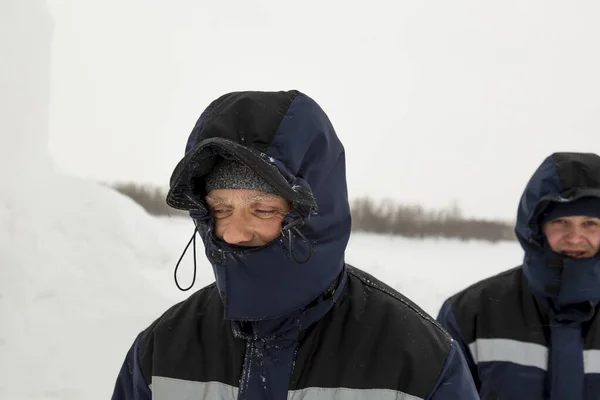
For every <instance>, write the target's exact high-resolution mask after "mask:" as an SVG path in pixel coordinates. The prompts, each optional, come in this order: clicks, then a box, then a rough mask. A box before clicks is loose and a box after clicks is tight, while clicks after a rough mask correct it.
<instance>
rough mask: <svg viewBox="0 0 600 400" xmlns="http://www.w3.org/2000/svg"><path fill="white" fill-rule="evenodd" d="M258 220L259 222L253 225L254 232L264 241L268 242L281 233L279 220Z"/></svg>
mask: <svg viewBox="0 0 600 400" xmlns="http://www.w3.org/2000/svg"><path fill="white" fill-rule="evenodd" d="M260 222H261V223H260V224H258V226H256V227H255V232H256V233H257V234H258V235H259V236H260V237H261V239H263V240H264V241H265V242H270V241H272V240H273V239H276V238H277V237H278V236H279V235H280V234H281V220H279V219H277V220H275V219H273V220H262V221H260Z"/></svg>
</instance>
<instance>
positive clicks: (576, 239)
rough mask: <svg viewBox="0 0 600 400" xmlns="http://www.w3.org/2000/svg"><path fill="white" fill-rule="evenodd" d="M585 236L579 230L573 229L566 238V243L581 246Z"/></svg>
mask: <svg viewBox="0 0 600 400" xmlns="http://www.w3.org/2000/svg"><path fill="white" fill-rule="evenodd" d="M583 239H584V238H583V235H582V233H581V232H580V231H579V229H578V228H571V229H569V232H568V233H567V235H566V236H565V241H566V242H568V243H571V244H579V243H581V242H583Z"/></svg>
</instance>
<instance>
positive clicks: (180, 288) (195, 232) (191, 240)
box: [173, 227, 198, 292]
mask: <svg viewBox="0 0 600 400" xmlns="http://www.w3.org/2000/svg"><path fill="white" fill-rule="evenodd" d="M197 233H198V227H195V228H194V234H193V235H192V237H191V239H190V241H189V242H188V244H187V246H185V249H184V250H183V253H182V254H181V257H179V261H177V265H176V266H175V273H174V274H173V275H174V278H175V284H176V285H177V288H179V290H181V291H182V292H186V291H188V290H190V289H191V288H192V286H194V283H196V234H197ZM192 242H193V243H194V247H193V248H194V277H193V278H192V284H191V285H190V286H188V287H187V288H185V289H184V288H182V287H181V286H180V285H179V282H178V280H177V269H179V264H181V260H183V256H184V255H185V253H187V249H188V248H189V247H190V244H192Z"/></svg>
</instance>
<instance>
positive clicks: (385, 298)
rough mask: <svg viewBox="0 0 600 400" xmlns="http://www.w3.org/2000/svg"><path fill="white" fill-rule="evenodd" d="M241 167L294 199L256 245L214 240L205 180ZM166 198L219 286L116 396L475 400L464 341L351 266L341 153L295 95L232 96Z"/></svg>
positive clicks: (317, 114) (159, 326) (146, 349)
mask: <svg viewBox="0 0 600 400" xmlns="http://www.w3.org/2000/svg"><path fill="white" fill-rule="evenodd" d="M218 157H228V158H233V159H236V160H239V161H241V162H242V163H244V164H245V165H246V166H248V167H249V168H251V169H252V170H253V171H254V172H256V173H257V174H258V175H260V176H261V177H262V178H263V179H265V180H266V181H267V182H268V183H269V184H270V185H271V186H273V187H274V188H275V189H276V191H277V193H280V194H281V195H282V196H284V197H285V198H286V199H288V200H290V201H291V203H292V209H291V211H290V212H289V213H288V215H287V216H286V217H285V219H284V221H283V225H282V233H281V236H280V237H279V238H278V239H276V240H274V241H273V242H271V243H269V244H267V245H265V246H262V247H258V248H244V247H238V246H231V245H228V244H227V243H224V242H223V241H221V240H219V239H218V238H216V237H215V235H214V234H213V227H214V226H213V225H214V224H213V221H212V217H211V215H210V213H209V212H208V210H207V207H206V204H205V203H204V195H205V194H206V193H204V186H205V185H204V178H205V176H206V174H207V173H208V172H209V171H210V170H211V168H212V166H213V165H214V163H215V160H216V159H217V158H218ZM167 201H168V202H169V204H171V205H172V206H174V207H178V208H181V209H185V210H189V211H190V214H191V216H192V217H193V219H194V220H195V222H196V226H197V229H198V231H199V233H200V236H201V237H202V239H203V241H204V247H205V252H206V256H207V257H208V259H209V260H210V262H211V265H212V267H213V270H214V273H215V277H216V282H215V283H213V284H212V285H209V286H207V287H205V288H203V289H201V290H199V291H198V292H196V293H194V294H193V295H192V296H190V297H189V298H188V299H187V300H185V301H184V302H182V303H179V304H177V305H175V306H174V307H172V308H171V309H169V310H168V311H167V312H166V313H165V314H164V315H163V316H161V317H160V318H158V319H157V320H156V321H155V322H154V323H153V324H152V325H151V326H149V327H148V328H147V329H145V330H144V331H143V332H142V333H141V334H140V335H139V336H138V337H137V339H136V340H135V343H134V344H133V346H132V348H131V350H130V351H129V353H128V354H127V357H126V360H125V363H124V364H123V368H122V370H121V373H120V374H119V377H118V380H117V384H116V387H115V390H114V395H113V400H149V399H150V398H152V399H155V400H192V399H194V400H199V399H230V400H233V399H297V400H300V399H304V400H329V399H331V400H333V399H339V400H344V399H353V400H361V399H365V400H366V399H373V400H384V399H390V400H391V399H396V400H400V399H402V400H409V399H410V400H417V399H434V400H441V399H444V400H452V399H456V400H458V399H467V400H468V399H477V398H478V397H477V394H476V392H475V386H474V384H473V381H472V379H471V376H470V373H469V370H468V368H467V365H466V362H465V360H464V357H463V356H462V354H461V352H460V350H459V349H458V347H457V345H456V342H455V341H453V340H452V338H451V337H450V336H449V335H448V334H447V333H446V332H445V331H444V330H443V329H442V328H441V327H440V326H439V325H438V324H437V322H435V320H433V319H432V318H431V317H430V316H428V315H427V314H426V313H425V312H423V311H422V310H421V309H420V308H419V307H417V306H416V305H415V304H413V303H412V302H411V301H410V300H408V299H407V298H405V297H404V296H402V295H401V294H400V293H398V292H396V291H395V290H393V289H392V288H390V287H388V286H386V285H385V284H384V283H382V282H380V281H378V280H377V279H376V278H374V277H372V276H370V275H368V274H366V273H364V272H362V271H360V270H358V269H356V268H354V267H351V266H349V265H347V264H346V263H345V260H344V251H345V248H346V245H347V242H348V238H349V236H350V228H351V220H350V210H349V205H348V196H347V189H346V174H345V159H344V149H343V147H342V144H341V143H340V141H339V140H338V138H337V136H336V134H335V131H334V129H333V127H332V125H331V123H330V122H329V119H328V118H327V116H326V115H325V113H324V112H323V110H322V109H321V108H320V107H319V106H318V105H317V104H316V103H315V102H314V101H313V100H312V99H310V98H309V97H308V96H306V95H304V94H302V93H299V92H297V91H289V92H277V93H265V92H240V93H230V94H227V95H225V96H223V97H221V98H219V99H217V100H216V101H214V102H213V103H212V104H211V105H210V106H209V107H208V108H207V110H206V111H205V112H204V113H203V114H202V116H201V117H200V119H199V120H198V122H197V124H196V126H195V128H194V130H193V131H192V134H191V136H190V139H189V142H188V146H187V149H186V155H185V157H184V159H183V160H182V161H181V162H180V163H179V165H178V166H177V168H176V169H175V172H174V173H173V177H172V179H171V190H170V192H169V196H168V199H167Z"/></svg>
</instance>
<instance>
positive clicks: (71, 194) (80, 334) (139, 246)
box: [0, 175, 521, 400]
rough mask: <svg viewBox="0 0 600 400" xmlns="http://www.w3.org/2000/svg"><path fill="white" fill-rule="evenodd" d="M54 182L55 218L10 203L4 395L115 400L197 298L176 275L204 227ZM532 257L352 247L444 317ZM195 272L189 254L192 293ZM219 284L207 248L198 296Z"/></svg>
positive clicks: (89, 188)
mask: <svg viewBox="0 0 600 400" xmlns="http://www.w3.org/2000/svg"><path fill="white" fill-rule="evenodd" d="M44 180H45V182H46V184H45V185H43V189H44V193H45V196H44V198H45V201H46V204H48V206H45V210H44V211H43V212H36V211H34V210H35V207H34V204H33V203H34V201H31V203H27V202H26V201H25V202H24V201H21V202H19V203H18V204H16V203H15V202H10V199H7V198H6V196H3V197H0V213H1V212H2V211H4V214H2V215H4V217H6V216H8V220H7V221H6V220H3V221H2V226H3V227H6V226H10V229H9V230H6V229H2V231H1V232H2V234H3V235H5V237H2V239H1V240H0V249H1V251H0V255H1V258H0V265H2V268H1V269H0V315H1V316H2V324H1V325H0V376H2V379H1V380H0V398H1V399H10V400H12V399H91V400H95V399H107V398H109V397H110V393H111V391H112V386H113V384H114V379H115V377H116V375H117V373H118V370H119V367H120V363H121V362H122V359H123V357H124V355H125V352H126V350H127V348H128V347H129V345H130V344H131V341H132V340H133V338H134V337H135V335H136V334H137V333H138V332H139V331H140V330H142V329H144V328H145V327H146V326H147V325H148V324H149V323H150V322H151V321H152V320H153V319H154V318H156V317H158V316H159V315H160V314H161V313H162V312H163V311H164V310H165V309H166V308H168V307H169V306H170V305H171V304H174V303H175V302H177V301H179V300H182V299H184V298H185V297H187V296H188V295H189V293H187V294H186V293H182V292H180V291H179V290H178V289H177V288H176V286H175V284H174V283H173V268H174V265H175V263H176V261H177V259H178V258H179V255H180V254H181V251H182V250H183V248H184V247H185V244H186V243H187V240H188V239H189V237H190V235H191V232H192V223H191V222H190V221H187V220H185V219H180V218H172V219H169V218H153V217H149V216H147V215H146V214H145V213H144V212H143V211H142V210H141V209H140V208H139V207H138V206H137V205H136V204H134V203H132V202H131V201H130V200H129V199H127V198H125V197H123V196H121V195H119V194H117V193H114V192H111V191H109V190H108V189H105V188H103V187H100V186H96V185H94V184H91V183H89V182H84V181H79V180H75V179H71V178H66V177H61V176H58V175H56V176H51V175H47V176H46V177H45V179H44ZM50 182H51V183H50ZM38 183H39V182H38ZM25 198H26V197H25ZM6 211H8V212H6ZM7 234H8V236H6V235H7ZM188 254H190V255H191V252H190V253H188ZM520 257H521V251H520V249H519V247H518V245H517V244H516V243H506V242H505V243H500V244H495V245H494V244H489V243H484V242H477V241H473V242H460V241H451V240H430V239H428V240H423V241H421V240H412V239H405V238H392V237H385V236H377V235H367V234H356V235H354V236H353V237H352V239H351V242H350V245H349V248H348V252H347V260H348V262H349V263H351V264H353V265H355V266H357V267H360V268H362V269H365V270H366V271H369V272H370V273H372V274H374V275H375V276H377V277H378V278H380V279H382V280H384V281H385V282H387V283H388V284H390V285H391V286H393V287H395V288H396V289H398V290H400V291H401V292H403V293H404V294H406V295H407V296H409V297H410V298H411V299H413V300H414V301H415V302H417V303H418V304H420V305H421V306H422V307H423V308H424V309H425V310H426V311H428V312H429V313H431V314H433V315H435V314H436V313H437V310H438V309H439V307H440V305H441V302H442V301H443V300H444V299H445V298H446V297H447V296H449V295H450V294H452V293H454V292H455V291H457V290H459V289H460V288H462V287H464V286H466V285H468V284H470V283H472V282H475V281H476V280H478V279H480V278H483V277H486V276H490V275H492V274H495V273H497V272H499V271H501V270H503V269H508V268H510V267H513V266H515V265H517V264H518V263H519V260H520ZM7 267H8V268H7ZM191 267H192V260H191V258H189V257H188V256H186V258H185V259H184V261H183V264H182V266H181V270H180V275H179V276H180V279H181V284H182V285H183V286H186V285H187V283H188V282H189V279H190V278H191V271H192V268H191ZM212 280H213V275H212V270H211V268H210V265H209V264H208V262H207V261H206V260H205V258H204V255H203V253H202V252H200V257H199V264H198V277H197V282H196V286H195V289H199V288H201V287H203V286H204V285H206V284H208V283H210V282H212Z"/></svg>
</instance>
